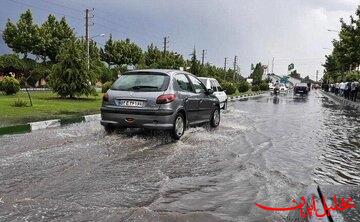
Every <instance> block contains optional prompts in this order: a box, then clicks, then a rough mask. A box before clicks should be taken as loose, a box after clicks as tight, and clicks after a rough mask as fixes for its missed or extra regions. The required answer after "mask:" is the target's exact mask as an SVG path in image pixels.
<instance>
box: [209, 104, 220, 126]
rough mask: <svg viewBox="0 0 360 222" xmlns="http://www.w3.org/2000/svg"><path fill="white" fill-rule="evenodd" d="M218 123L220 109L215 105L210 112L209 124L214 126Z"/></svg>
mask: <svg viewBox="0 0 360 222" xmlns="http://www.w3.org/2000/svg"><path fill="white" fill-rule="evenodd" d="M219 124H220V109H219V107H216V108H215V109H214V110H213V111H212V113H211V117H210V126H211V127H213V128H216V127H218V126H219Z"/></svg>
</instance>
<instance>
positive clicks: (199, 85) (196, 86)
mask: <svg viewBox="0 0 360 222" xmlns="http://www.w3.org/2000/svg"><path fill="white" fill-rule="evenodd" d="M188 77H189V78H190V80H191V82H192V84H193V86H194V90H195V93H204V92H205V86H204V84H203V83H202V82H201V81H200V80H198V79H197V78H195V77H193V76H191V75H188Z"/></svg>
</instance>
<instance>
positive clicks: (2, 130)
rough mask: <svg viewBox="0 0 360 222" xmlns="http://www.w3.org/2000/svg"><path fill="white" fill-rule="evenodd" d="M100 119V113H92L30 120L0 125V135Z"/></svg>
mask: <svg viewBox="0 0 360 222" xmlns="http://www.w3.org/2000/svg"><path fill="white" fill-rule="evenodd" d="M100 119H101V116H100V114H94V115H86V116H78V117H66V118H62V119H52V120H46V121H39V122H31V123H27V124H20V125H14V126H6V127H0V136H1V135H7V134H18V133H29V132H32V131H36V130H40V129H47V128H54V127H59V126H64V125H68V124H73V123H81V122H92V121H100Z"/></svg>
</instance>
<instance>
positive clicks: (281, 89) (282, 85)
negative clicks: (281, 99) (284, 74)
mask: <svg viewBox="0 0 360 222" xmlns="http://www.w3.org/2000/svg"><path fill="white" fill-rule="evenodd" d="M287 91H288V88H287V87H286V85H285V84H284V83H280V92H281V93H285V92H287Z"/></svg>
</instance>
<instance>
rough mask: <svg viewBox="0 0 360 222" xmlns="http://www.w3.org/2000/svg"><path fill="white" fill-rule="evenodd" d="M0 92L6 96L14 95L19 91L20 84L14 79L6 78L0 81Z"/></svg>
mask: <svg viewBox="0 0 360 222" xmlns="http://www.w3.org/2000/svg"><path fill="white" fill-rule="evenodd" d="M0 91H3V92H5V94H6V95H13V94H16V93H17V92H19V91H20V83H19V81H18V80H17V79H15V78H14V77H11V76H6V77H5V78H4V79H3V80H1V81H0Z"/></svg>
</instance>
